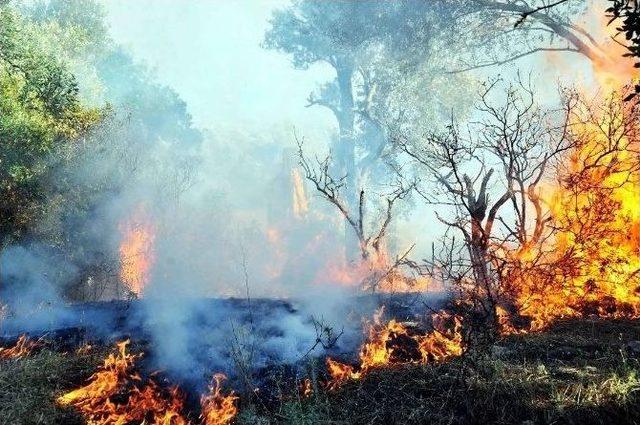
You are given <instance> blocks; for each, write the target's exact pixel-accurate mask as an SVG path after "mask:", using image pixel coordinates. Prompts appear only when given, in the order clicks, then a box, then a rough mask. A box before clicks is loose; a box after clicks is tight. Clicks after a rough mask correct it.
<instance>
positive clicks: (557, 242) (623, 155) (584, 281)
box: [497, 92, 640, 334]
mask: <svg viewBox="0 0 640 425" xmlns="http://www.w3.org/2000/svg"><path fill="white" fill-rule="evenodd" d="M623 97H624V96H623V95H622V94H621V93H616V92H614V93H612V94H611V95H610V96H609V97H608V98H606V99H604V101H602V102H599V103H598V104H593V103H586V102H581V103H579V104H578V105H577V107H576V110H575V111H574V113H573V116H572V117H571V119H572V126H571V132H570V134H569V136H568V137H571V138H572V140H573V141H574V142H575V143H574V148H573V149H572V151H571V152H569V156H568V158H567V161H565V162H563V163H562V164H561V165H560V167H559V168H558V173H557V174H558V179H557V183H556V185H555V186H553V187H549V188H547V190H546V192H545V193H541V194H540V196H541V198H542V199H544V200H545V201H546V204H547V205H548V208H549V210H550V213H551V216H552V220H551V226H552V227H553V229H554V230H555V231H554V233H553V235H552V237H551V238H550V239H549V240H548V241H547V242H545V243H544V244H542V245H541V246H538V247H531V246H528V247H521V249H520V250H519V251H518V252H516V253H515V255H514V258H513V260H514V261H511V262H512V263H513V266H512V267H511V270H510V272H509V273H508V275H507V285H508V287H509V288H508V290H509V292H510V293H511V294H512V295H513V298H514V299H515V304H516V308H517V310H518V314H519V315H520V316H523V317H527V318H529V319H530V320H531V323H530V325H529V327H528V328H527V329H524V331H527V330H528V331H536V330H541V329H544V328H546V327H547V326H549V324H551V323H552V322H553V321H555V320H557V319H560V318H571V317H584V316H589V315H597V316H599V317H612V318H616V317H627V318H636V317H639V316H640V174H639V173H640V163H639V159H638V152H640V132H639V130H640V128H639V127H638V125H640V122H639V121H640V120H639V118H640V114H639V111H638V106H637V105H633V104H630V103H625V102H624V101H623V100H622V98H623ZM497 313H498V314H497V316H498V321H499V323H500V324H501V327H502V329H501V331H502V333H504V334H509V333H515V332H522V331H523V330H522V329H516V328H514V327H513V326H512V325H511V323H510V320H509V317H508V314H506V311H505V310H504V309H501V310H499V311H498V312H497Z"/></svg>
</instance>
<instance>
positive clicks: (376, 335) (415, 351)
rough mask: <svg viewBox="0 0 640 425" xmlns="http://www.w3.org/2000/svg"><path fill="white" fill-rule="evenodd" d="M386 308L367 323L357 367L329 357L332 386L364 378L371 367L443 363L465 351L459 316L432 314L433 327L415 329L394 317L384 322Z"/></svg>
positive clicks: (330, 383) (443, 313) (328, 367)
mask: <svg viewBox="0 0 640 425" xmlns="http://www.w3.org/2000/svg"><path fill="white" fill-rule="evenodd" d="M382 314H383V311H382V310H380V311H379V312H378V313H376V315H375V317H374V321H373V323H371V324H370V325H369V326H368V335H369V336H368V339H367V341H366V342H365V343H364V344H363V345H362V348H361V349H360V354H359V358H360V364H359V365H358V366H357V367H354V366H351V365H348V364H343V363H340V362H337V361H335V360H333V359H331V358H327V369H328V371H329V375H331V381H330V382H329V387H330V388H334V389H335V388H337V387H338V386H340V385H341V384H343V383H344V382H346V381H348V380H355V379H361V378H362V377H364V376H365V375H366V374H367V373H369V372H370V371H371V370H374V369H379V368H383V367H387V366H393V365H398V364H412V363H423V364H427V363H432V362H441V361H444V360H447V359H449V358H450V357H456V356H460V355H461V354H462V352H463V348H464V345H463V342H462V332H461V331H462V329H461V328H462V323H461V320H460V318H459V317H457V316H453V315H450V314H448V313H445V312H440V313H437V314H434V315H433V317H432V321H433V330H432V331H431V332H428V333H420V332H415V331H414V332H412V331H411V330H410V329H409V328H408V327H407V326H406V325H404V324H402V323H400V322H397V321H396V320H394V319H392V320H390V321H388V322H386V323H384V324H383V323H382V322H381V316H382ZM449 324H450V325H451V326H447V325H449Z"/></svg>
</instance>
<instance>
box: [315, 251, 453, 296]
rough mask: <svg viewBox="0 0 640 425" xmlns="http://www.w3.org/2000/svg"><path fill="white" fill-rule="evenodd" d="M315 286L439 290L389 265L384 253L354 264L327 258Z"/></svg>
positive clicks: (428, 281) (385, 290)
mask: <svg viewBox="0 0 640 425" xmlns="http://www.w3.org/2000/svg"><path fill="white" fill-rule="evenodd" d="M316 282H317V283H323V284H324V283H326V282H330V283H334V284H338V285H341V286H350V287H354V288H356V287H360V289H362V290H363V291H368V292H377V293H385V294H394V293H395V294H400V293H416V292H428V291H432V290H436V291H437V290H440V289H441V288H436V287H435V285H433V282H432V281H431V279H429V278H428V277H425V276H417V277H416V276H410V275H408V274H406V273H403V271H402V270H400V269H399V267H398V265H394V264H391V262H390V261H389V259H388V255H387V254H386V253H385V252H379V253H373V254H371V255H370V256H369V257H368V258H366V259H363V260H360V261H358V262H356V263H346V262H344V261H340V260H339V259H331V260H330V261H329V263H328V264H327V265H326V266H325V267H324V268H323V269H322V272H321V274H320V275H318V277H317V278H316Z"/></svg>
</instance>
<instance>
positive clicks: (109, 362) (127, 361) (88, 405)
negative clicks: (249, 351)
mask: <svg viewBox="0 0 640 425" xmlns="http://www.w3.org/2000/svg"><path fill="white" fill-rule="evenodd" d="M128 345H129V341H123V342H120V343H118V344H117V352H116V353H115V354H114V353H111V354H109V356H107V358H106V359H105V360H104V364H103V365H102V367H100V368H99V370H98V371H97V372H96V373H94V374H93V375H92V376H91V378H89V382H88V384H87V385H85V386H83V387H81V388H78V389H76V390H73V391H70V392H68V393H66V394H64V395H62V396H60V397H59V398H58V399H57V402H58V404H59V405H61V406H73V407H75V408H76V409H77V410H78V411H79V412H80V413H81V414H82V415H83V416H84V418H85V420H86V421H87V423H88V424H90V425H112V424H128V423H148V424H163V425H187V424H189V421H188V420H187V419H186V418H185V416H184V415H183V414H182V409H183V406H184V398H183V396H182V394H181V392H180V390H179V388H178V387H172V388H170V389H169V390H163V389H162V388H161V387H160V386H159V385H158V384H157V383H156V382H154V381H153V380H151V379H148V380H147V381H146V382H144V380H143V379H142V377H141V376H140V375H139V374H137V373H136V372H135V371H134V366H135V363H136V361H137V360H138V359H139V358H140V357H141V356H142V355H141V354H130V353H128V352H127V346H128ZM216 376H218V375H216ZM221 380H222V378H216V386H215V387H214V388H212V394H211V395H209V396H205V397H203V399H202V400H203V401H202V409H203V424H205V425H223V424H228V423H230V421H231V420H232V419H233V417H234V416H235V413H236V410H235V406H234V403H235V400H236V397H235V396H234V395H233V394H231V395H229V396H223V395H222V394H221V392H220V386H219V384H220V382H221ZM217 406H220V408H224V409H225V410H224V412H222V411H220V409H218V410H217V411H216V410H215V409H216V408H218V407H217ZM212 412H213V413H212ZM216 412H217V413H220V415H219V416H216V415H215V413H216Z"/></svg>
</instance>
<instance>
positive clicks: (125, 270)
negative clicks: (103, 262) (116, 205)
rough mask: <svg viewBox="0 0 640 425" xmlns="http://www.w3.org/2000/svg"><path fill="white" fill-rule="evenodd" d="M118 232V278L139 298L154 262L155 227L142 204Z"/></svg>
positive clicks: (147, 281)
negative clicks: (119, 241)
mask: <svg viewBox="0 0 640 425" xmlns="http://www.w3.org/2000/svg"><path fill="white" fill-rule="evenodd" d="M120 232H121V233H122V241H121V243H120V267H121V268H120V278H121V279H122V281H123V282H124V283H125V284H126V285H127V286H128V287H129V289H130V290H131V292H133V293H134V294H135V295H136V296H141V295H142V293H143V291H144V288H145V287H146V286H147V284H148V283H149V279H150V273H151V268H152V267H153V263H154V261H155V258H154V252H153V245H154V241H155V226H154V225H153V223H152V221H151V219H150V218H149V216H148V214H147V213H146V211H145V209H144V206H143V205H142V204H141V205H139V206H138V208H137V209H136V210H135V211H134V213H133V215H132V216H131V217H130V218H129V219H128V220H126V221H125V222H124V223H122V224H121V225H120Z"/></svg>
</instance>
